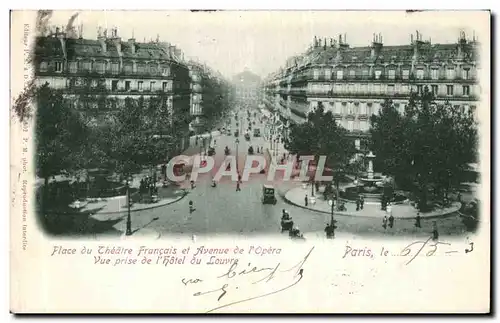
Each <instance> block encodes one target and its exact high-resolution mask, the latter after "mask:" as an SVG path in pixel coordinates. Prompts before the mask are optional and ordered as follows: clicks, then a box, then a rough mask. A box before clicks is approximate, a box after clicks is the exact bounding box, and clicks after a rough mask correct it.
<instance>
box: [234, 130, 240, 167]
mask: <svg viewBox="0 0 500 323" xmlns="http://www.w3.org/2000/svg"><path fill="white" fill-rule="evenodd" d="M234 142H235V143H236V171H237V172H239V170H240V168H239V167H238V144H239V143H240V140H239V139H238V138H236V140H235V141H234Z"/></svg>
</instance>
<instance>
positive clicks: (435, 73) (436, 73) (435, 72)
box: [431, 68, 439, 80]
mask: <svg viewBox="0 0 500 323" xmlns="http://www.w3.org/2000/svg"><path fill="white" fill-rule="evenodd" d="M431 78H432V79H433V80H437V79H438V78H439V70H438V69H437V68H433V69H432V70H431Z"/></svg>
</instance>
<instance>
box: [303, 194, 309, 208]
mask: <svg viewBox="0 0 500 323" xmlns="http://www.w3.org/2000/svg"><path fill="white" fill-rule="evenodd" d="M308 201H309V199H308V198H307V194H306V197H305V198H304V203H305V205H306V206H307V203H308Z"/></svg>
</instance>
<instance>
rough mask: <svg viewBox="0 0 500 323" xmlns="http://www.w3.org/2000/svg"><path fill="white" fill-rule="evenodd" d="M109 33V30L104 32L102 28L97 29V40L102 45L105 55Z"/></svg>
mask: <svg viewBox="0 0 500 323" xmlns="http://www.w3.org/2000/svg"><path fill="white" fill-rule="evenodd" d="M107 34H108V32H107V30H103V29H102V27H99V28H97V40H98V41H99V43H100V44H101V49H102V52H103V53H105V52H106V49H107V46H106V36H107Z"/></svg>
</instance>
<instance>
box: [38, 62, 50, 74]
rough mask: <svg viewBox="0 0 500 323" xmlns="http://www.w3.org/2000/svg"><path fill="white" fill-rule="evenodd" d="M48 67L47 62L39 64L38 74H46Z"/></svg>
mask: <svg viewBox="0 0 500 323" xmlns="http://www.w3.org/2000/svg"><path fill="white" fill-rule="evenodd" d="M48 67H49V66H48V64H47V62H41V63H40V72H47V70H48Z"/></svg>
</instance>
